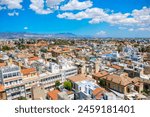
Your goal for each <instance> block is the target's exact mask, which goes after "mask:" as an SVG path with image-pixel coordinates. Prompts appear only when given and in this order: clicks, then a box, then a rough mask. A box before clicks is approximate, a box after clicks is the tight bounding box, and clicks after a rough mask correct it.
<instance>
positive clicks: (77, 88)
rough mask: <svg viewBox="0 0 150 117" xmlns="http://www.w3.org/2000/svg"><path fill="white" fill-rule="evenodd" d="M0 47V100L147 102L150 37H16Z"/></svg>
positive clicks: (149, 86)
mask: <svg viewBox="0 0 150 117" xmlns="http://www.w3.org/2000/svg"><path fill="white" fill-rule="evenodd" d="M0 45H1V51H0V82H1V84H0V98H1V99H8V100H15V99H19V100H31V99H33V100H124V99H125V100H146V99H149V95H150V39H144V40H143V39H124V40H123V39H122V40H116V39H107V40H106V39H94V40H88V39H80V40H75V39H69V40H61V39H52V40H51V39H37V40H36V39H16V40H5V41H4V40H3V41H1V42H0Z"/></svg>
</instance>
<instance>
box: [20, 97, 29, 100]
mask: <svg viewBox="0 0 150 117" xmlns="http://www.w3.org/2000/svg"><path fill="white" fill-rule="evenodd" d="M18 100H27V98H26V97H23V96H21V97H19V98H18Z"/></svg>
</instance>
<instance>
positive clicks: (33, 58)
mask: <svg viewBox="0 0 150 117" xmlns="http://www.w3.org/2000/svg"><path fill="white" fill-rule="evenodd" d="M37 60H39V57H37V56H34V57H31V58H29V61H37Z"/></svg>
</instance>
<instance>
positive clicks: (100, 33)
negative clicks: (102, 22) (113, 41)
mask: <svg viewBox="0 0 150 117" xmlns="http://www.w3.org/2000/svg"><path fill="white" fill-rule="evenodd" d="M96 35H97V36H106V32H105V31H103V30H101V31H100V32H98V33H96Z"/></svg>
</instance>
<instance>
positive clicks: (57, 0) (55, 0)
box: [46, 0, 64, 9]
mask: <svg viewBox="0 0 150 117" xmlns="http://www.w3.org/2000/svg"><path fill="white" fill-rule="evenodd" d="M63 1H64V0H46V3H47V6H48V7H50V8H54V9H58V7H59V5H60V4H61V2H63Z"/></svg>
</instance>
